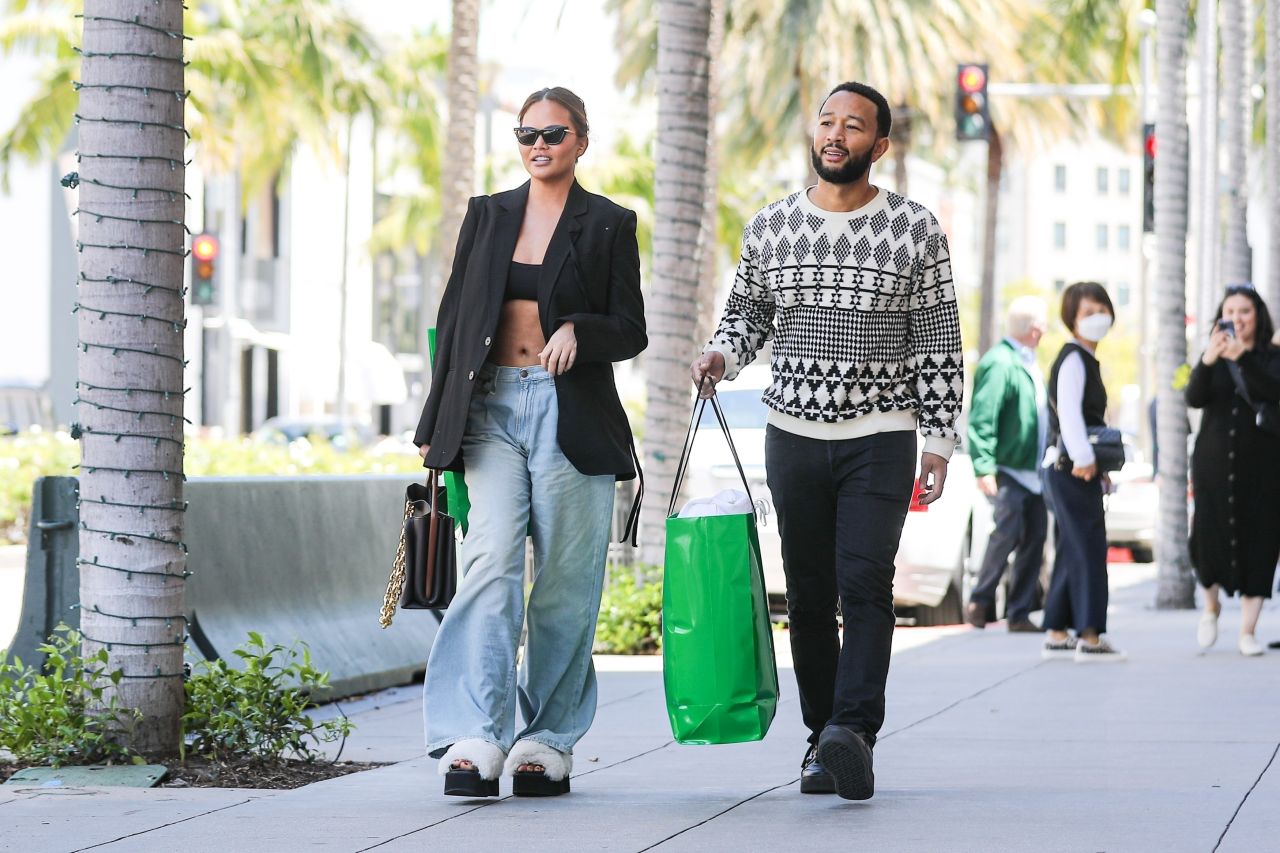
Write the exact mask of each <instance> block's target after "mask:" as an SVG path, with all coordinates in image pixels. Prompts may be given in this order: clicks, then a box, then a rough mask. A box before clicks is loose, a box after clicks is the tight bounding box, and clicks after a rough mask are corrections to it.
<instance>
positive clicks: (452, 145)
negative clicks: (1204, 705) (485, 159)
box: [440, 0, 480, 277]
mask: <svg viewBox="0 0 1280 853" xmlns="http://www.w3.org/2000/svg"><path fill="white" fill-rule="evenodd" d="M479 37H480V0H453V22H452V25H451V29H450V34H449V73H448V77H447V79H446V82H445V96H446V100H447V102H448V113H449V118H448V121H449V125H448V128H447V129H446V131H445V134H446V135H447V136H448V138H449V150H451V151H461V152H462V154H463V156H462V157H460V158H457V159H453V160H450V162H449V168H448V169H445V170H444V173H443V175H442V176H441V177H442V183H443V185H444V191H443V193H442V198H441V205H440V207H441V211H440V235H441V244H440V257H441V263H440V269H441V270H442V273H441V274H442V275H443V276H445V277H447V276H448V275H449V270H450V269H452V267H453V251H454V248H455V241H456V238H457V236H458V230H459V229H460V228H461V227H462V219H463V217H464V216H466V213H467V200H468V199H470V198H471V195H472V193H473V192H474V191H475V185H476V163H475V150H476V111H477V110H478V108H479V98H480V84H479V76H478V71H477V60H476V50H477V48H476V45H477V42H478V40H479Z"/></svg>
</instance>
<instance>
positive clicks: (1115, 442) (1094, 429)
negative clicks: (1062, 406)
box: [1049, 398, 1125, 474]
mask: <svg viewBox="0 0 1280 853" xmlns="http://www.w3.org/2000/svg"><path fill="white" fill-rule="evenodd" d="M1049 405H1050V406H1052V407H1053V411H1054V413H1055V414H1056V413H1057V411H1058V406H1057V404H1056V403H1055V402H1054V401H1053V398H1050V399H1049ZM1084 430H1085V434H1086V435H1087V436H1088V439H1089V446H1091V447H1092V448H1093V460H1094V464H1095V465H1097V466H1098V473H1099V474H1110V473H1111V472H1112V471H1119V470H1120V469H1121V468H1123V467H1124V463H1125V458H1124V436H1123V435H1122V434H1121V433H1120V430H1118V429H1114V428H1112V427H1109V426H1088V425H1086V426H1085V428H1084ZM1059 448H1060V449H1059V454H1060V455H1059V456H1058V463H1057V465H1056V466H1055V467H1056V468H1057V469H1058V470H1059V471H1070V470H1071V469H1072V468H1074V467H1075V465H1074V463H1072V461H1071V458H1070V457H1069V456H1067V454H1066V451H1064V450H1061V445H1059Z"/></svg>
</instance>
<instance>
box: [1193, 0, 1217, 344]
mask: <svg viewBox="0 0 1280 853" xmlns="http://www.w3.org/2000/svg"><path fill="white" fill-rule="evenodd" d="M1196 30H1197V36H1196V37H1197V40H1198V41H1199V45H1200V48H1199V49H1200V126H1199V135H1200V139H1199V142H1200V180H1199V186H1198V190H1199V198H1198V205H1197V207H1198V211H1197V223H1196V232H1197V234H1196V249H1197V254H1198V256H1199V258H1198V260H1199V264H1198V266H1199V271H1198V274H1197V276H1196V278H1197V280H1198V282H1199V285H1200V292H1199V299H1198V300H1197V305H1196V317H1197V318H1198V322H1197V324H1196V325H1197V327H1198V328H1197V331H1198V333H1199V335H1200V339H1201V340H1206V339H1207V337H1208V332H1207V330H1208V328H1209V324H1210V323H1212V322H1213V312H1214V310H1215V309H1216V308H1217V307H1218V294H1219V293H1220V292H1221V290H1220V288H1219V287H1218V249H1219V248H1220V243H1221V240H1220V237H1219V234H1218V229H1219V226H1220V223H1221V216H1220V210H1219V208H1220V206H1221V198H1220V197H1219V195H1218V188H1219V186H1221V182H1222V180H1221V175H1220V173H1219V168H1218V0H1199V3H1198V4H1197V7H1196Z"/></svg>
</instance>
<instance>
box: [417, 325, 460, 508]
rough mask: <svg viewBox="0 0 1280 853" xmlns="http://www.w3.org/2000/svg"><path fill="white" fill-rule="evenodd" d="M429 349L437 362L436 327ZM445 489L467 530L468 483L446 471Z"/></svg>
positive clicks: (430, 335) (432, 330)
mask: <svg viewBox="0 0 1280 853" xmlns="http://www.w3.org/2000/svg"><path fill="white" fill-rule="evenodd" d="M427 349H428V350H429V352H430V354H431V364H432V365H433V366H434V365H435V363H436V329H435V326H432V327H431V328H430V329H427ZM444 489H445V493H446V494H448V495H449V514H450V515H452V516H453V518H454V520H455V521H457V522H458V529H460V530H461V531H462V532H463V534H465V533H466V532H467V514H468V513H469V512H470V511H471V497H470V495H468V494H467V484H466V482H465V481H464V480H463V479H462V475H461V474H455V473H453V472H452V471H445V472H444Z"/></svg>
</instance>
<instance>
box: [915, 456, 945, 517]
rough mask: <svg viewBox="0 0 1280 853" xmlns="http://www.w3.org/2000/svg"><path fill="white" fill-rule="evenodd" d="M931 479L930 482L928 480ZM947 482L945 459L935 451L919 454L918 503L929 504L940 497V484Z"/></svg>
mask: <svg viewBox="0 0 1280 853" xmlns="http://www.w3.org/2000/svg"><path fill="white" fill-rule="evenodd" d="M930 480H932V483H931V482H930ZM946 482H947V460H945V459H943V458H942V457H941V456H939V455H938V454H936V453H929V452H927V451H926V452H924V453H921V454H920V505H921V506H928V505H929V504H931V503H933V502H934V501H936V500H937V499H938V498H940V497H942V486H943V484H945V483H946Z"/></svg>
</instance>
